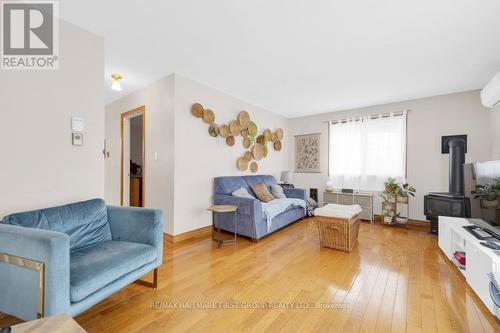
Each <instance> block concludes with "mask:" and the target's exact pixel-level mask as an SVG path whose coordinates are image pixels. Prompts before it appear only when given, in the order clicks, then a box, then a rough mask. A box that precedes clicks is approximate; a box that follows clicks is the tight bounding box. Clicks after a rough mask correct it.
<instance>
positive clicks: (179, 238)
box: [164, 225, 212, 244]
mask: <svg viewBox="0 0 500 333" xmlns="http://www.w3.org/2000/svg"><path fill="white" fill-rule="evenodd" d="M164 235H165V241H167V242H168V243H171V244H177V243H180V242H185V241H188V240H194V239H202V238H208V237H210V236H211V235H212V226H211V225H208V226H206V227H202V228H198V229H194V230H191V231H187V232H183V233H181V234H178V235H170V234H167V233H164Z"/></svg>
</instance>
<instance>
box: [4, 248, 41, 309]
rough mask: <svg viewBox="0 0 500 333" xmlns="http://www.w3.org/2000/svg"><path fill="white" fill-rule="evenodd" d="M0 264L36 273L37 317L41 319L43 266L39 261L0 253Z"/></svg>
mask: <svg viewBox="0 0 500 333" xmlns="http://www.w3.org/2000/svg"><path fill="white" fill-rule="evenodd" d="M0 262H4V263H7V264H12V265H16V266H19V267H26V268H29V269H34V270H35V271H37V272H38V302H37V317H38V318H43V316H44V313H45V309H44V307H45V264H44V263H43V262H40V261H36V260H31V259H27V258H22V257H17V256H13V255H11V254H7V253H1V252H0Z"/></svg>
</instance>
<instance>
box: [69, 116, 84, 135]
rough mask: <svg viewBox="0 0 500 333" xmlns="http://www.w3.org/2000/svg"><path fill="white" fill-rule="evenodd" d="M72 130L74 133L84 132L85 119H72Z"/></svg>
mask: <svg viewBox="0 0 500 333" xmlns="http://www.w3.org/2000/svg"><path fill="white" fill-rule="evenodd" d="M71 130H72V131H73V132H79V133H81V132H83V118H82V117H76V116H75V117H71Z"/></svg>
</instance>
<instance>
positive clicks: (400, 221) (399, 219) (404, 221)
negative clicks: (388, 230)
mask: <svg viewBox="0 0 500 333" xmlns="http://www.w3.org/2000/svg"><path fill="white" fill-rule="evenodd" d="M396 222H397V223H401V224H406V223H408V219H407V218H406V217H396Z"/></svg>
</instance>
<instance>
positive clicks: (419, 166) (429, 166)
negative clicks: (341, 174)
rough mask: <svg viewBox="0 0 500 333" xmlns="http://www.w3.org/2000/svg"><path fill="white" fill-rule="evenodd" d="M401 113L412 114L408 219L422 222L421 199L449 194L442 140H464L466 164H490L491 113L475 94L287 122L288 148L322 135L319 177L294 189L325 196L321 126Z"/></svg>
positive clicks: (306, 177) (301, 178) (324, 137)
mask: <svg viewBox="0 0 500 333" xmlns="http://www.w3.org/2000/svg"><path fill="white" fill-rule="evenodd" d="M405 109H411V111H410V113H409V115H408V128H407V130H408V132H407V133H408V138H407V147H408V148H407V165H408V167H407V176H408V177H407V178H408V182H410V183H411V184H412V185H414V186H415V187H416V189H417V194H416V196H415V198H412V199H410V218H412V219H418V220H425V216H424V214H423V210H424V208H423V196H424V195H425V194H427V193H428V192H436V191H447V190H448V155H442V154H441V146H440V145H441V136H443V135H452V134H467V135H468V142H467V144H468V153H467V155H466V162H473V161H481V160H489V159H491V152H492V140H491V138H492V136H491V128H490V120H491V119H490V118H491V115H490V111H489V110H487V109H485V108H484V107H483V106H482V105H481V101H480V98H479V91H470V92H465V93H457V94H449V95H443V96H436V97H429V98H423V99H417V100H412V101H405V102H401V103H392V104H386V105H378V106H373V107H367V108H361V109H355V110H348V111H342V112H332V113H328V114H321V115H317V116H311V117H302V118H295V119H291V120H290V122H289V124H290V131H289V133H290V135H289V139H290V142H289V145H290V147H292V146H293V144H294V143H293V138H292V136H293V135H299V134H307V133H316V132H321V133H322V134H321V170H322V173H321V174H295V175H294V183H295V185H296V186H299V187H306V188H309V187H316V188H319V189H320V191H322V190H324V185H325V183H326V181H327V180H328V158H327V157H328V124H326V123H324V121H326V120H333V119H339V118H343V117H346V116H353V115H364V114H372V113H381V112H382V113H383V112H390V111H400V110H405ZM497 116H498V115H497ZM499 119H500V117H499ZM499 128H500V127H499ZM497 135H498V134H497ZM497 138H498V136H497ZM289 166H290V169H291V170H294V152H293V149H292V150H291V154H290V159H289ZM319 199H320V201H322V193H320V198H319ZM378 201H379V200H377V204H376V207H375V208H376V211H380V207H379V204H378Z"/></svg>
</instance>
